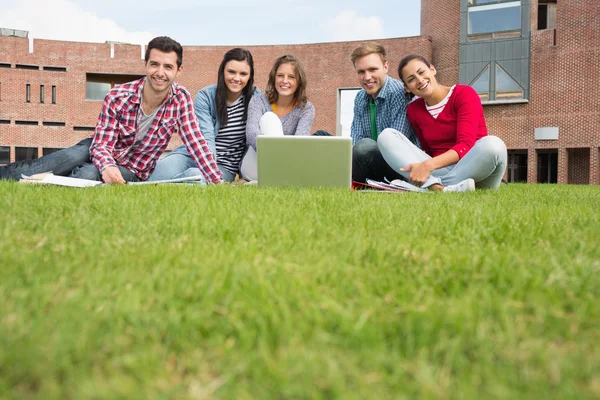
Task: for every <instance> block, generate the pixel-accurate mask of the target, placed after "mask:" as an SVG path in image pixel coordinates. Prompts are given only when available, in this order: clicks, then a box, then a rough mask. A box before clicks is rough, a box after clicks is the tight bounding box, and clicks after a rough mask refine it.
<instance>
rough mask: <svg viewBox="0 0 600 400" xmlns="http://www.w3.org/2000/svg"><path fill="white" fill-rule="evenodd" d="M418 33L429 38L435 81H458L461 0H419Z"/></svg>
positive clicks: (451, 83) (448, 83)
mask: <svg viewBox="0 0 600 400" xmlns="http://www.w3.org/2000/svg"><path fill="white" fill-rule="evenodd" d="M421 35H425V36H429V37H431V40H432V59H431V60H432V62H433V63H434V64H435V67H436V69H437V71H438V75H437V77H438V80H439V81H440V82H441V83H443V84H445V85H453V84H455V83H456V82H458V79H459V61H460V60H459V58H460V0H421ZM422 55H424V54H422ZM395 68H396V69H397V68H398V65H396V67H395Z"/></svg>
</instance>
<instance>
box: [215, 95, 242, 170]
mask: <svg viewBox="0 0 600 400" xmlns="http://www.w3.org/2000/svg"><path fill="white" fill-rule="evenodd" d="M243 117H244V96H243V95H242V96H240V97H239V98H238V99H237V100H236V101H234V102H233V103H232V104H228V105H227V126H221V127H220V128H219V134H218V135H217V137H216V138H215V147H216V150H217V162H218V164H219V165H220V166H222V167H224V168H225V169H227V170H228V171H230V172H232V173H234V174H236V173H237V172H238V170H239V167H240V163H241V161H242V157H243V156H244V150H245V148H246V121H245V120H244V119H243Z"/></svg>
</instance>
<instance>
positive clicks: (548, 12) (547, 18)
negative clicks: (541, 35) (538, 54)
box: [538, 0, 556, 30]
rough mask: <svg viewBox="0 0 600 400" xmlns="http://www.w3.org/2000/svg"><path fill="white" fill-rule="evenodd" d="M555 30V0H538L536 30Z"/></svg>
mask: <svg viewBox="0 0 600 400" xmlns="http://www.w3.org/2000/svg"><path fill="white" fill-rule="evenodd" d="M554 28H556V0H539V2H538V29H539V30H542V29H554Z"/></svg>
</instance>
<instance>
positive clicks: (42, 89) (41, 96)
mask: <svg viewBox="0 0 600 400" xmlns="http://www.w3.org/2000/svg"><path fill="white" fill-rule="evenodd" d="M40 103H42V104H43V103H44V85H40Z"/></svg>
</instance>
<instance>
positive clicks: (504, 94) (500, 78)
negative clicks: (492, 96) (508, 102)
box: [496, 64, 523, 100]
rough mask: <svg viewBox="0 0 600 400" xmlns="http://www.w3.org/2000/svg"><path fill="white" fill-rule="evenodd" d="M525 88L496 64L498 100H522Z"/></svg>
mask: <svg viewBox="0 0 600 400" xmlns="http://www.w3.org/2000/svg"><path fill="white" fill-rule="evenodd" d="M522 98H523V88H521V86H519V84H518V83H517V82H515V80H514V79H513V78H511V77H510V75H508V74H507V73H506V71H504V70H503V69H502V68H501V67H500V66H499V65H498V64H496V99H497V100H500V99H522Z"/></svg>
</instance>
